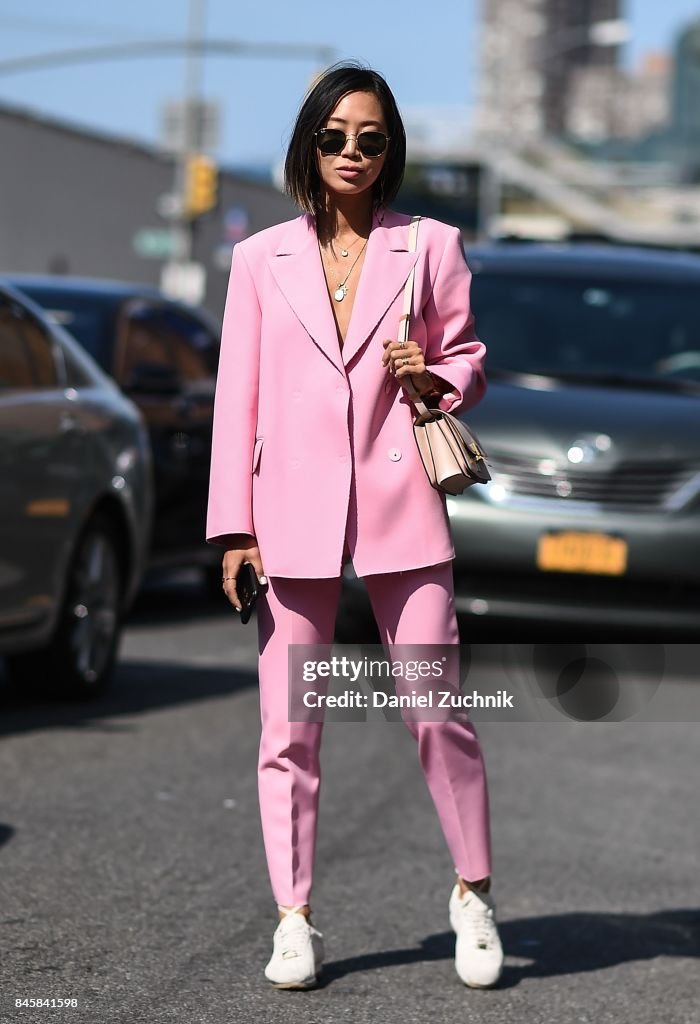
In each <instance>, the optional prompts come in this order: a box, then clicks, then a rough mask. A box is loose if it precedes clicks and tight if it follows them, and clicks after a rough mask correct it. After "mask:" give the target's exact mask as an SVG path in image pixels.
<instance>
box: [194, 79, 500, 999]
mask: <svg viewBox="0 0 700 1024" xmlns="http://www.w3.org/2000/svg"><path fill="white" fill-rule="evenodd" d="M405 153H406V139H405V132H404V128H403V125H402V122H401V117H400V114H399V112H398V109H397V106H396V102H395V100H394V97H393V95H392V93H391V91H390V90H389V87H388V86H387V84H386V82H385V81H384V79H383V78H382V77H381V76H380V75H378V74H377V73H376V72H374V71H371V70H368V69H365V68H362V67H361V66H359V65H357V64H355V63H344V64H341V65H336V66H334V67H333V68H331V69H329V70H328V71H327V72H325V74H324V75H322V76H321V77H320V79H318V80H317V81H316V83H315V85H314V86H313V88H312V89H311V91H310V92H309V94H308V95H307V97H306V99H305V100H304V102H303V104H302V107H301V109H300V111H299V114H298V117H297V120H296V124H295V126H294V130H293V134H292V139H291V143H290V146H289V151H288V153H287V159H286V164H285V182H286V189H287V191H288V193H289V194H290V195H291V197H292V198H293V199H294V200H295V202H296V203H297V205H298V206H299V207H300V208H301V209H302V210H303V211H304V212H303V214H302V215H301V216H299V217H297V218H296V219H295V220H292V221H288V222H286V223H283V224H278V225H276V226H274V227H272V228H268V229H266V230H264V231H260V232H258V233H257V234H255V235H253V236H251V237H249V238H247V239H245V240H244V241H243V242H240V243H239V244H238V245H237V246H236V247H235V249H234V252H233V259H232V265H231V275H230V280H229V287H228V294H227V299H226V308H225V313H224V322H223V332H222V347H221V357H220V362H219V372H218V379H217V391H216V401H215V410H214V434H213V444H212V463H211V483H210V494H209V508H208V518H207V540H208V541H209V542H210V543H214V544H220V545H222V546H223V547H224V548H225V552H224V555H223V572H222V577H223V587H224V590H225V592H226V594H227V596H228V598H229V600H230V601H231V603H232V604H233V605H234V607H235V608H236V609H237V610H238V611H240V609H241V605H240V602H239V599H238V594H237V592H236V583H235V578H236V575H237V573H238V570H239V568H240V566H241V564H242V563H243V562H250V563H251V564H252V565H253V567H254V569H255V571H256V573H257V575H258V577H259V579H260V581H261V582H262V583H263V585H264V590H263V596H262V598H261V599H260V601H259V604H258V639H259V654H260V658H259V679H260V708H261V721H262V735H261V742H260V755H259V763H258V782H259V796H260V812H261V819H262V828H263V838H264V843H265V852H266V857H267V863H268V869H269V873H270V880H271V883H272V890H273V894H274V897H275V900H276V902H277V907H278V915H279V924H278V926H277V929H276V931H275V934H274V938H273V954H272V958H271V960H270V962H269V963H268V964H267V966H266V968H265V975H266V977H267V978H268V979H269V980H270V981H271V982H272V983H273V984H274V985H276V986H277V987H280V988H307V987H310V986H312V985H313V984H315V982H316V979H317V976H318V973H319V971H320V969H321V965H322V959H323V943H322V935H321V933H320V932H318V931H317V930H316V928H315V927H314V926H313V924H312V923H311V910H310V906H309V896H310V891H311V884H312V872H313V859H314V847H315V838H316V821H317V811H318V797H319V784H320V772H319V749H320V741H321V729H322V723H319V722H290V721H289V720H288V717H289V716H288V713H287V707H288V703H287V686H288V661H287V659H288V645H289V644H290V643H294V644H330V643H331V642H332V638H333V632H334V625H335V617H336V610H337V604H338V598H339V593H340V582H341V574H342V567H343V564H344V562H345V561H346V560H347V559H349V558H351V559H352V562H353V566H354V569H355V571H356V573H357V575H358V576H361V577H363V578H364V580H365V583H366V585H367V590H368V593H369V597H370V600H371V602H372V606H373V611H374V614H375V617H376V619H377V625H378V627H379V630H380V633H381V637H382V641H383V642H384V643H385V644H390V643H391V644H400V643H402V642H403V643H426V644H435V643H439V644H453V645H458V644H459V634H458V629H457V620H456V614H455V605H454V594H453V580H452V564H451V560H452V558H454V548H453V546H452V540H451V536H450V530H449V521H448V518H447V514H446V509H445V501H444V497H443V495H442V494H441V493H440V492H438V491H436V490H434V489H433V488H432V487H431V486H430V484H429V482H428V479H427V476H426V474H425V470H424V469H423V466H422V463H421V461H420V457H419V454H418V451H417V448H416V444H415V440H414V437H413V431H412V421H413V416H412V409H413V405H412V403H411V401H410V399H409V398H408V395H407V393H406V390H407V388H408V387H410V386H411V382H412V387H413V388H414V389H415V390H417V391H418V392H419V393H420V394H421V395H422V396H424V397H425V400H426V401H427V402H428V403H431V404H432V405H433V406H435V405H437V406H439V408H441V409H443V410H445V411H455V410H460V409H468V408H470V407H471V406H473V405H475V404H476V403H477V402H478V401H479V400H480V399H481V397H482V395H483V394H484V391H485V387H486V384H485V378H484V356H485V347H484V345H483V344H482V343H481V341H479V339H478V338H477V336H476V334H475V331H474V321H473V317H472V314H471V312H470V305H469V284H470V273H469V270H468V268H467V265H466V262H465V259H464V254H463V250H462V244H461V239H460V235H459V232H458V231H457V229H455V228H452V227H449V226H448V225H446V224H442V223H440V222H439V221H435V220H431V219H429V218H424V219H422V220H421V221H420V226H419V232H418V247H417V252H410V251H409V246H408V224H409V222H410V217H408V216H406V215H403V214H399V213H396V212H394V211H392V210H391V209H390V208H389V203H390V202H391V201H392V199H393V198H394V197H395V196H396V194H397V192H398V189H399V186H400V183H401V180H402V177H403V171H404V164H405ZM414 264H415V268H416V273H415V285H414V295H413V315H412V317H411V321H410V325H411V335H410V337H411V340H410V341H409V342H408V343H407V344H406V345H405V346H403V347H402V346H400V345H399V344H398V343H397V342H396V341H395V340H393V339H395V338H396V335H397V328H398V323H399V318H400V316H401V312H402V299H403V290H404V284H405V282H406V280H407V277H408V275H409V272H410V270H411V268H412V267H413V266H414ZM455 649H456V650H457V649H458V648H455ZM406 724H407V726H408V728H409V729H410V730H411V732H412V733H413V735H414V736H415V738H416V740H417V741H418V752H419V758H420V762H421V765H422V768H423V771H424V774H425V778H426V781H427V784H428V787H429V790H430V793H431V795H432V797H433V800H434V803H435V806H436V809H437V812H438V817H439V820H440V823H441V825H442V828H443V831H444V834H445V839H446V842H447V845H448V848H449V850H450V853H451V855H452V858H453V861H454V865H455V871H456V873H457V876H458V878H457V883H456V884H455V886H454V888H453V890H452V893H451V896H450V902H449V911H450V921H451V924H452V926H453V928H454V929H455V931H456V933H457V944H456V961H455V963H456V969H457V972H458V974H459V977H460V978H461V979H462V981H463V982H464V983H465V984H467V985H471V986H474V987H486V986H490V985H493V984H495V982H496V981H497V979H498V977H499V975H500V973H501V969H502V962H503V951H502V948H501V944H500V941H499V938H498V932H497V929H496V924H495V919H494V902H493V898H492V896H491V894H490V872H491V851H490V834H489V808H488V794H487V786H486V779H485V773H484V764H483V759H482V755H481V750H480V746H479V740H478V737H477V734H476V732H475V730H474V727H473V726H472V725H471V723H469V722H465V721H450V722H445V723H442V722H440V723H436V722H416V723H413V722H410V723H409V722H406Z"/></svg>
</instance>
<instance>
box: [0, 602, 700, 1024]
mask: <svg viewBox="0 0 700 1024" xmlns="http://www.w3.org/2000/svg"><path fill="white" fill-rule="evenodd" d="M254 644H255V625H254V623H251V624H250V625H249V626H247V627H243V626H241V625H240V623H239V622H238V621H237V619H236V618H235V616H234V615H233V613H229V611H228V609H227V607H226V606H225V605H224V604H223V603H222V604H221V605H212V604H207V603H206V601H205V599H204V597H203V594H202V592H200V591H199V590H198V589H197V587H196V586H195V585H182V586H180V587H176V588H171V589H169V590H167V589H166V590H162V591H159V592H155V591H154V592H153V593H151V595H150V596H147V597H145V598H143V599H141V600H140V601H139V604H138V606H137V608H136V609H135V612H134V615H133V617H132V620H131V623H130V626H129V629H128V631H127V634H126V637H125V641H124V643H123V646H122V652H121V660H120V665H119V670H118V674H117V678H116V681H115V685H114V689H113V691H112V693H111V695H110V696H109V697H105V698H102V699H100V700H98V701H97V702H94V703H91V704H88V705H86V704H73V705H62V704H60V703H55V702H50V701H46V700H42V701H35V700H32V699H30V698H28V697H27V696H26V695H22V694H17V693H16V692H13V691H12V690H11V689H9V688H8V686H7V684H6V683H4V684H3V685H1V686H0V722H1V725H0V733H1V735H2V742H1V743H0V777H1V778H2V782H3V785H2V811H1V813H0V857H1V858H2V862H1V867H0V879H1V881H0V888H2V897H1V899H0V925H1V930H0V935H1V937H2V938H1V944H0V974H1V977H2V983H1V985H0V1020H2V1021H3V1024H4V1022H11V1024H14V1022H19V1021H22V1022H32V1024H33V1022H35V1021H36V1022H39V1021H41V1022H47V1021H81V1022H82V1021H85V1022H90V1024H102V1022H110V1024H111V1022H125V1024H126V1022H128V1024H131V1022H142V1021H143V1022H149V1024H161V1022H162V1024H165V1022H168V1024H170V1022H173V1024H175V1022H177V1024H195V1022H202V1024H224V1022H245V1024H247V1022H264V1024H275V1022H283V1021H284V1022H287V1021H299V1022H301V1024H313V1022H319V1024H320V1022H324V1024H326V1022H328V1024H331V1022H332V1024H338V1022H339V1021H346V1020H347V1021H353V1022H354V1021H357V1022H364V1021H368V1022H369V1021H371V1022H373V1024H384V1022H392V1024H393V1022H396V1024H399V1022H401V1024H403V1022H405V1024H410V1022H414V1021H415V1022H423V1021H425V1020H427V1019H429V1018H433V1019H437V1020H440V1021H450V1022H451V1021H460V1022H462V1021H465V1022H477V1021H478V1022H479V1024H511V1022H512V1024H525V1022H527V1024H540V1022H546V1024H550V1022H551V1024H554V1022H556V1024H565V1022H566V1024H568V1022H577V1024H579V1022H580V1024H589V1022H590V1024H606V1022H616V1024H617V1022H627V1021H629V1022H633V1021H634V1022H635V1024H646V1022H649V1024H651V1022H653V1024H658V1022H659V1021H663V1022H665V1024H696V1022H698V1021H700V996H699V994H698V992H699V990H700V965H699V961H698V953H699V952H700V909H699V908H700V886H699V884H698V878H699V872H698V866H699V865H698V851H699V850H700V815H698V796H697V789H698V746H697V732H698V725H697V719H696V720H695V721H683V720H681V721H665V722H658V721H657V722H652V721H623V722H618V723H610V722H593V723H592V722H587V723H581V722H577V721H572V720H566V719H563V718H562V719H560V720H558V721H538V722H504V721H498V720H489V721H483V722H481V723H480V724H479V726H478V728H479V732H480V735H481V739H482V743H483V748H484V752H485V757H486V764H487V769H488V773H489V784H490V794H491V805H492V815H493V842H494V855H495V864H494V874H493V878H494V895H495V897H496V900H497V914H498V919H499V922H500V929H501V935H502V939H503V943H504V947H505V950H506V970H505V973H504V976H503V979H502V981H501V983H500V985H499V987H498V988H497V989H495V990H492V991H473V990H469V989H467V988H465V987H464V986H463V985H462V984H461V983H460V982H459V979H458V978H457V976H456V974H455V972H454V967H453V960H452V956H453V936H452V934H451V932H450V931H449V926H448V921H447V899H448V896H449V892H450V887H451V884H452V877H453V876H452V868H451V863H450V859H449V856H448V853H447V850H446V848H445V846H444V842H443V839H442V836H441V833H440V831H439V827H438V823H437V818H436V816H435V812H434V810H433V807H432V804H431V802H430V799H429V796H428V793H427V790H426V788H425V784H424V782H423V779H422V777H421V774H420V769H419V765H418V761H417V757H416V752H415V744H414V741H413V739H412V737H411V736H410V734H409V733H408V731H407V730H406V729H405V728H404V727H403V725H402V724H401V723H400V722H398V723H397V722H386V721H384V720H383V719H381V718H380V717H377V718H375V719H372V720H370V721H366V722H340V721H328V722H327V724H326V727H325V732H324V741H323V768H324V775H323V786H322V796H321V818H320V826H319V840H318V849H317V869H316V882H315V889H314V895H313V900H312V905H313V908H314V918H315V922H316V924H317V926H318V927H319V928H320V929H321V931H322V932H323V934H324V939H325V944H326V950H327V957H328V960H327V966H326V970H325V974H324V978H323V983H322V984H321V986H320V987H319V988H318V989H316V990H314V991H311V992H280V991H276V990H274V989H272V988H271V987H270V986H269V985H268V983H267V982H266V981H265V979H264V977H263V974H262V969H263V966H264V964H265V962H266V960H267V958H268V956H269V953H270V949H271V936H272V931H273V929H274V927H275V908H274V904H273V902H272V898H271V895H270V891H269V883H268V879H267V874H266V870H265V866H264V855H263V847H262V839H261V834H260V826H259V819H258V809H257V793H256V779H255V760H256V754H257V744H258V738H259V718H258V694H257V689H256V676H255V660H256V655H255V646H254ZM697 650H698V645H686V649H685V650H684V651H682V652H681V651H678V652H671V655H673V656H671V657H670V660H669V661H668V662H667V672H666V677H665V679H664V686H665V687H666V692H667V694H668V695H669V699H670V698H671V697H674V696H675V697H676V698H678V699H679V700H681V701H682V699H683V697H684V695H685V694H687V693H688V692H689V691H690V690H691V689H694V688H696V687H700V680H698V679H697V677H696V675H697V673H696V665H697V661H696V660H695V658H694V654H695V652H697ZM674 658H675V660H674ZM474 667H475V671H477V672H478V674H479V678H481V679H484V680H486V679H488V678H491V679H492V680H495V681H496V682H498V680H499V679H500V678H501V677H502V671H503V670H502V663H501V662H500V660H499V655H498V652H497V651H496V650H495V648H491V649H486V647H484V649H483V650H482V651H480V652H477V656H475V666H474ZM694 676H695V678H694ZM677 717H678V718H682V717H683V716H681V715H680V714H679V715H677ZM686 717H687V716H686ZM31 998H34V999H37V998H38V999H54V1000H57V999H59V998H68V999H75V1000H77V1007H75V1008H72V1007H67V1008H66V1007H64V1008H58V1007H41V1008H33V1009H32V1008H23V1007H16V1006H15V1000H16V999H31Z"/></svg>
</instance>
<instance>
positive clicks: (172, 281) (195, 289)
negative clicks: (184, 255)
mask: <svg viewBox="0 0 700 1024" xmlns="http://www.w3.org/2000/svg"><path fill="white" fill-rule="evenodd" d="M160 286H161V288H162V289H163V291H164V292H165V294H166V295H168V296H170V298H171V299H179V300H180V302H187V303H189V304H190V305H191V306H198V305H199V304H200V303H201V302H202V301H203V299H204V295H205V293H206V289H207V274H206V270H205V269H204V266H203V264H201V263H166V265H165V266H164V267H163V269H162V271H161V274H160Z"/></svg>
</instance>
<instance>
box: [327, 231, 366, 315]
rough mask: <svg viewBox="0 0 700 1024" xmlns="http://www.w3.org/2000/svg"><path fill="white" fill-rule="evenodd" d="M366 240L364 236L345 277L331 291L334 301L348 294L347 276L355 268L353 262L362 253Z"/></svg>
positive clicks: (339, 300) (355, 261)
mask: <svg viewBox="0 0 700 1024" xmlns="http://www.w3.org/2000/svg"><path fill="white" fill-rule="evenodd" d="M368 242H369V238H365V244H364V245H363V246H362V248H361V249H360V251H359V252H358V254H357V256H356V257H355V259H354V260H353V263H352V266H351V267H350V269H349V270H348V272H347V274H346V275H345V279H344V280H343V281H341V282H340V283H339V285H338V287H337V288H336V290H335V291H334V292H333V298H334V299H335V301H336V302H342V301H343V299H344V298H345V296H346V295H347V294H348V289H347V283H348V278H349V277H350V275H351V274H352V272H353V270H354V269H355V264H356V263H357V261H358V260H359V258H360V256H361V255H362V253H363V252H364V251H365V246H366V245H367V243H368Z"/></svg>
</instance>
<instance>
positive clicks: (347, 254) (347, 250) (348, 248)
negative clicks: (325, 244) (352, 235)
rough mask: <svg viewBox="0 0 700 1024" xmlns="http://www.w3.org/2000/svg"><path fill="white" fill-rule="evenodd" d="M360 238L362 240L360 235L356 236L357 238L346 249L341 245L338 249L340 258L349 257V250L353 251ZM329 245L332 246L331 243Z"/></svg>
mask: <svg viewBox="0 0 700 1024" xmlns="http://www.w3.org/2000/svg"><path fill="white" fill-rule="evenodd" d="M361 238H362V235H358V236H357V238H356V239H355V241H354V242H352V244H351V245H349V246H348V247H347V249H346V248H345V247H344V246H342V245H341V247H340V255H341V256H349V255H350V250H351V249H353V248H354V247H355V246H356V245H357V243H358V242H359V241H360V239H361ZM331 245H332V243H331Z"/></svg>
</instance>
